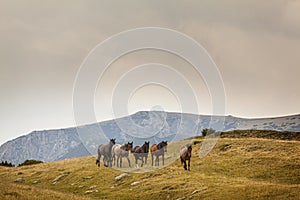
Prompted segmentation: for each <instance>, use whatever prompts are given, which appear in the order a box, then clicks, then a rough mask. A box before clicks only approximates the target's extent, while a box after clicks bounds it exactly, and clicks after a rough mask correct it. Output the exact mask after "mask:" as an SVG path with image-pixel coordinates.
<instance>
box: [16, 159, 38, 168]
mask: <svg viewBox="0 0 300 200" xmlns="http://www.w3.org/2000/svg"><path fill="white" fill-rule="evenodd" d="M39 163H43V161H40V160H25V161H24V162H23V163H21V164H19V165H18V167H21V166H25V165H35V164H39Z"/></svg>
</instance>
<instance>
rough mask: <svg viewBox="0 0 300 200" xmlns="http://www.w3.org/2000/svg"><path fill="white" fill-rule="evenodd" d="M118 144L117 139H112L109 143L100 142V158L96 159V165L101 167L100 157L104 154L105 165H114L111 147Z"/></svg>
mask: <svg viewBox="0 0 300 200" xmlns="http://www.w3.org/2000/svg"><path fill="white" fill-rule="evenodd" d="M114 144H116V139H110V141H109V143H108V144H100V145H99V147H98V158H97V160H96V165H97V164H98V167H100V159H101V156H102V155H103V163H104V166H105V167H108V166H109V167H111V166H112V162H111V161H112V158H111V148H112V146H113V145H114Z"/></svg>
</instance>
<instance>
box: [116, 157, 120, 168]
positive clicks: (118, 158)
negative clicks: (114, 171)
mask: <svg viewBox="0 0 300 200" xmlns="http://www.w3.org/2000/svg"><path fill="white" fill-rule="evenodd" d="M119 162H120V156H117V167H119V166H120V165H119Z"/></svg>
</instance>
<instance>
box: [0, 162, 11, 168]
mask: <svg viewBox="0 0 300 200" xmlns="http://www.w3.org/2000/svg"><path fill="white" fill-rule="evenodd" d="M0 166H4V167H14V165H13V164H11V163H8V162H7V161H2V162H1V163H0Z"/></svg>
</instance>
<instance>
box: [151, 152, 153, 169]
mask: <svg viewBox="0 0 300 200" xmlns="http://www.w3.org/2000/svg"><path fill="white" fill-rule="evenodd" d="M151 159H152V166H153V154H152V153H151Z"/></svg>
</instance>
